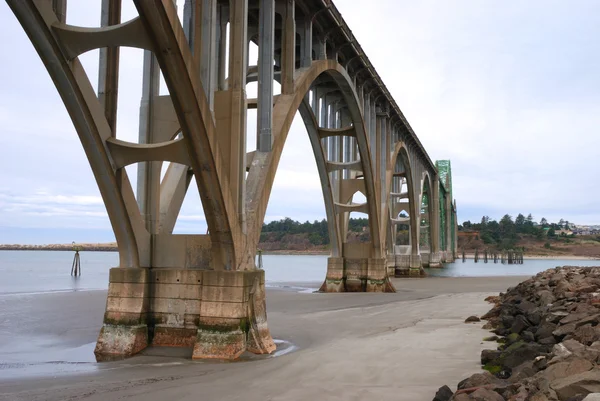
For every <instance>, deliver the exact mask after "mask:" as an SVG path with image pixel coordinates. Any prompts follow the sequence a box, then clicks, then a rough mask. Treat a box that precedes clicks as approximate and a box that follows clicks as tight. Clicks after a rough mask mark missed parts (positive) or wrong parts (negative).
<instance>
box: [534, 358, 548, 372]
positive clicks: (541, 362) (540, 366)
mask: <svg viewBox="0 0 600 401" xmlns="http://www.w3.org/2000/svg"><path fill="white" fill-rule="evenodd" d="M533 366H534V367H535V368H536V369H537V370H538V371H540V370H544V369H546V368H547V367H548V358H546V357H544V356H538V357H537V358H535V359H534V360H533Z"/></svg>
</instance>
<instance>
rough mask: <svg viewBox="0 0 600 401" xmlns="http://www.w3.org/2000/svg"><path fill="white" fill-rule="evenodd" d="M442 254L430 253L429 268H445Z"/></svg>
mask: <svg viewBox="0 0 600 401" xmlns="http://www.w3.org/2000/svg"><path fill="white" fill-rule="evenodd" d="M441 253H442V252H439V251H438V252H430V253H429V266H428V267H433V268H441V267H444V265H443V264H442V261H443V259H442V255H441Z"/></svg>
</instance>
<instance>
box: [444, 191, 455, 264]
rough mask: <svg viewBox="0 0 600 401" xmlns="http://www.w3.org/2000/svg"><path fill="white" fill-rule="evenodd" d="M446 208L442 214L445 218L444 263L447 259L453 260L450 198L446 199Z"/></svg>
mask: <svg viewBox="0 0 600 401" xmlns="http://www.w3.org/2000/svg"><path fill="white" fill-rule="evenodd" d="M444 207H445V208H446V212H445V213H444V214H445V216H446V249H445V250H446V261H448V260H449V259H453V258H452V255H453V249H452V230H453V227H452V200H451V198H450V196H447V197H446V203H445V204H444Z"/></svg>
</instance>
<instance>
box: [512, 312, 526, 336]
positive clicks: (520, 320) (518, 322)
mask: <svg viewBox="0 0 600 401" xmlns="http://www.w3.org/2000/svg"><path fill="white" fill-rule="evenodd" d="M530 326H531V324H530V323H529V322H528V321H527V318H526V317H525V316H523V315H518V316H517V317H515V320H514V322H513V324H512V326H511V327H510V331H511V332H512V333H517V334H521V332H522V331H523V330H525V329H527V328H529V327H530Z"/></svg>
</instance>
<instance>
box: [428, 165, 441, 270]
mask: <svg viewBox="0 0 600 401" xmlns="http://www.w3.org/2000/svg"><path fill="white" fill-rule="evenodd" d="M431 185H432V187H433V188H431V196H430V201H429V215H430V216H431V218H430V221H429V233H430V236H431V244H430V250H429V252H430V254H429V267H443V266H442V261H441V257H440V178H439V175H437V174H436V175H435V176H434V178H433V182H432V183H431Z"/></svg>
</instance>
